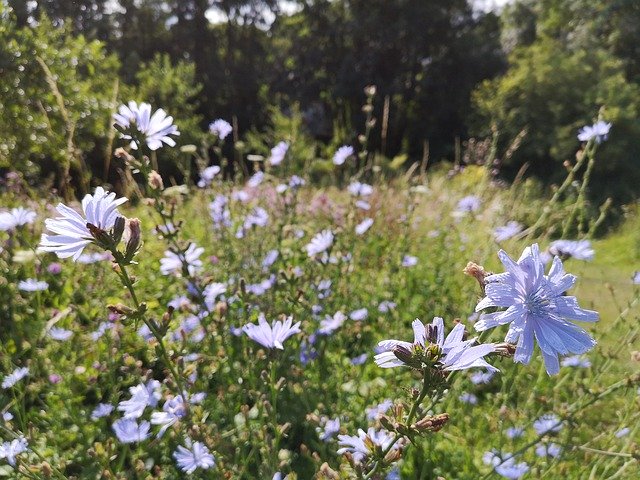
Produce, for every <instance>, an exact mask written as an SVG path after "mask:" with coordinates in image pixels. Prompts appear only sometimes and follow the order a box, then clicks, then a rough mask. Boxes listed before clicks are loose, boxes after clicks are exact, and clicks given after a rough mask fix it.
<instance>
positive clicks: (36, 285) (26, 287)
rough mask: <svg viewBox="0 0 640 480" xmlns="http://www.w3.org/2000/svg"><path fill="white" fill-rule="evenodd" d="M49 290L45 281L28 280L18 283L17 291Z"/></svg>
mask: <svg viewBox="0 0 640 480" xmlns="http://www.w3.org/2000/svg"><path fill="white" fill-rule="evenodd" d="M47 288H49V284H48V283H47V282H45V281H38V280H36V279H34V278H28V279H26V280H21V281H19V282H18V290H22V291H23V292H41V291H42V290H46V289H47Z"/></svg>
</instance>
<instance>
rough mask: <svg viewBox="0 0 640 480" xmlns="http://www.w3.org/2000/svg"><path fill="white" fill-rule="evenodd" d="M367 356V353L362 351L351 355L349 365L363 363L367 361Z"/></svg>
mask: <svg viewBox="0 0 640 480" xmlns="http://www.w3.org/2000/svg"><path fill="white" fill-rule="evenodd" d="M367 358H369V354H368V353H363V354H360V355H358V356H357V357H353V358H352V359H351V360H350V362H351V365H363V364H364V362H366V361H367Z"/></svg>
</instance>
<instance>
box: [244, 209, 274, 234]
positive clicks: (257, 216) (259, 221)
mask: <svg viewBox="0 0 640 480" xmlns="http://www.w3.org/2000/svg"><path fill="white" fill-rule="evenodd" d="M268 223H269V214H268V213H267V211H266V210H265V209H264V208H262V207H255V208H254V209H253V210H251V212H249V214H248V215H247V216H246V217H245V218H244V224H243V228H244V229H245V230H249V229H250V228H251V227H266V226H267V224H268Z"/></svg>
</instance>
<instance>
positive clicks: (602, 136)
mask: <svg viewBox="0 0 640 480" xmlns="http://www.w3.org/2000/svg"><path fill="white" fill-rule="evenodd" d="M610 129H611V124H610V123H607V122H604V121H602V120H599V121H597V122H596V123H594V124H593V125H591V126H589V125H585V126H584V127H582V128H581V129H580V131H579V132H578V140H580V141H581V142H588V141H589V140H592V139H594V140H595V141H596V143H602V142H603V141H605V140H606V139H607V138H608V137H609V130H610Z"/></svg>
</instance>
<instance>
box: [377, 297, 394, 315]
mask: <svg viewBox="0 0 640 480" xmlns="http://www.w3.org/2000/svg"><path fill="white" fill-rule="evenodd" d="M396 306H397V305H396V303H395V302H392V301H390V300H383V301H381V302H380V303H379V304H378V311H379V312H380V313H387V312H390V311H391V310H394V309H395V308H396Z"/></svg>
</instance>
